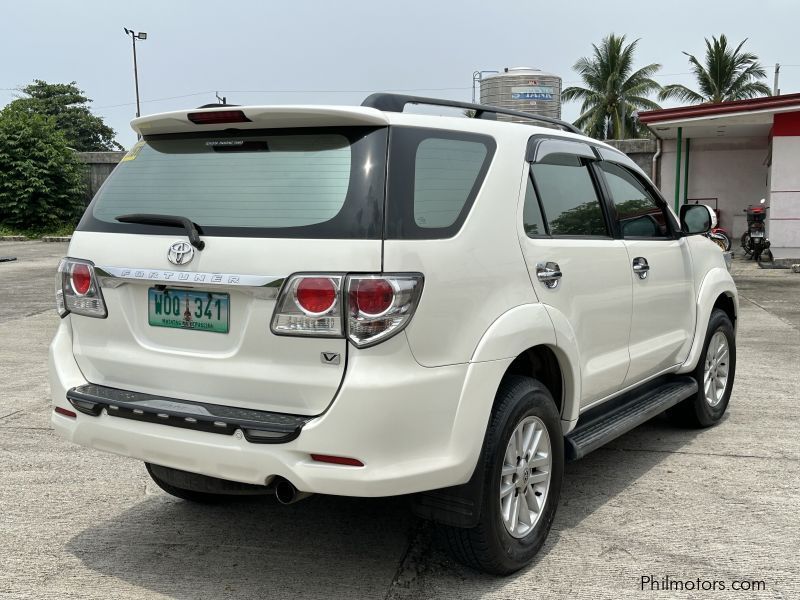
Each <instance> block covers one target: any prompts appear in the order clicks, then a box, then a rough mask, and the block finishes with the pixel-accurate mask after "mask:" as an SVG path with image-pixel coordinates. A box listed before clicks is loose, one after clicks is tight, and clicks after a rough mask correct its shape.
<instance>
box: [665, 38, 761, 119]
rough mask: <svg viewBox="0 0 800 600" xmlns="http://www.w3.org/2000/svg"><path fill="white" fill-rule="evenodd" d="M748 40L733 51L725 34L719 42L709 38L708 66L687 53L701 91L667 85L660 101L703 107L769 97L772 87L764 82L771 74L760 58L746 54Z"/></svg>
mask: <svg viewBox="0 0 800 600" xmlns="http://www.w3.org/2000/svg"><path fill="white" fill-rule="evenodd" d="M746 41H747V38H745V39H744V40H742V42H741V43H740V44H739V45H738V46H736V48H733V47H732V46H729V45H728V38H726V37H725V35H724V34H723V35H721V36H719V39H717V38H716V37H714V36H712V37H711V41H709V40H708V38H706V56H705V64H703V63H701V62H700V61H699V60H698V59H697V57H696V56H694V55H692V54H689V53H688V52H684V54H685V55H686V56H688V57H689V64H690V65H691V67H692V71H693V72H694V76H695V78H696V79H697V86H698V91H694V90H692V89H689V88H688V87H686V86H685V85H680V84H678V83H675V84H672V85H667V86H664V88H663V89H662V90H661V93H660V94H659V98H660V99H661V100H667V99H675V100H679V101H681V102H688V103H690V104H699V103H702V102H714V103H717V102H728V101H730V100H745V99H747V98H755V97H757V96H769V95H770V93H771V90H770V89H769V86H768V85H767V84H765V83H764V82H762V81H761V80H762V79H764V78H765V77H766V75H767V74H766V72H765V71H764V67H762V66H761V65H760V64H759V63H758V57H757V56H756V55H755V54H753V53H752V52H742V46H744V44H745V42H746Z"/></svg>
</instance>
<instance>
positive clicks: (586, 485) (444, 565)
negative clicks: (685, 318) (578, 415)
mask: <svg viewBox="0 0 800 600" xmlns="http://www.w3.org/2000/svg"><path fill="white" fill-rule="evenodd" d="M726 418H727V415H726V417H724V418H723V420H722V421H721V422H720V424H719V425H718V426H724V421H725V419H726ZM702 431H703V430H701V429H682V428H678V427H676V426H674V425H672V424H671V423H670V422H669V421H668V420H667V419H666V417H664V416H661V417H657V418H655V419H653V420H651V421H649V422H647V423H645V424H643V425H641V426H640V427H638V428H636V429H634V430H633V431H631V432H629V433H627V434H625V435H623V436H622V437H620V438H618V439H617V440H615V441H613V442H611V443H609V444H608V445H607V446H604V447H603V448H600V449H598V450H596V451H595V452H593V453H591V454H589V455H588V456H587V457H585V458H583V459H582V460H579V461H576V462H572V463H567V465H566V470H565V475H564V484H563V487H562V490H561V499H560V502H559V508H558V512H557V513H556V517H555V520H554V522H553V527H552V529H551V530H550V535H549V536H548V539H547V541H546V542H545V545H544V547H543V548H542V549H541V550H540V552H539V554H538V555H537V556H536V558H535V559H534V561H533V563H531V565H529V566H528V567H526V568H525V569H522V570H521V571H519V572H518V573H516V574H514V575H511V576H509V577H505V578H503V577H499V578H498V577H494V576H490V575H485V574H482V573H478V572H475V571H473V570H472V569H470V568H468V567H465V566H463V565H461V564H459V563H456V562H455V561H453V560H452V559H450V558H449V557H448V556H447V555H446V554H445V553H444V551H443V550H442V547H441V546H440V545H439V544H437V543H436V541H435V537H436V536H435V533H433V532H431V531H430V528H428V527H423V532H422V533H421V534H420V536H419V537H420V541H419V544H420V546H421V550H420V551H419V552H418V555H417V556H414V555H413V553H411V554H410V555H409V558H407V560H406V564H405V565H404V569H403V571H404V572H403V573H401V576H400V578H399V581H398V585H396V586H395V588H394V589H393V590H392V594H391V595H390V597H391V598H405V597H413V598H433V597H438V596H439V595H440V594H439V592H440V591H441V590H439V589H437V583H438V582H440V581H441V582H444V580H446V581H447V583H446V584H445V586H444V587H445V588H446V593H442V594H441V595H442V596H447V597H451V596H452V597H456V596H453V594H456V595H458V594H462V596H461V597H470V598H482V597H484V596H489V595H493V593H498V592H504V593H507V592H508V588H509V585H510V584H512V585H513V580H514V579H515V578H518V579H520V580H522V579H525V580H526V581H536V576H535V572H536V570H537V568H538V567H539V565H540V563H544V562H551V561H548V556H549V555H550V554H551V553H553V552H555V553H558V545H559V541H560V540H561V538H562V537H565V536H566V537H567V538H570V537H573V533H572V530H573V529H576V528H579V527H580V526H581V523H582V522H583V521H584V519H586V518H587V517H589V516H590V515H592V514H593V513H595V512H596V511H598V510H599V509H601V508H603V507H605V506H606V505H609V504H612V503H614V501H615V497H616V496H617V495H619V494H620V493H622V492H626V491H628V492H630V488H632V487H633V486H635V485H636V483H637V480H639V479H640V478H641V477H642V476H644V475H646V474H647V473H648V472H649V471H651V470H652V469H654V468H656V467H658V465H659V464H660V463H661V462H662V461H663V460H664V459H665V458H667V457H668V456H669V453H670V452H675V451H680V450H681V448H683V447H684V446H686V445H688V444H689V443H690V442H691V441H692V440H693V439H694V438H695V437H696V436H697V435H699V434H701V433H702ZM651 500H653V499H652V498H651ZM653 501H654V502H657V503H672V502H674V498H672V497H670V496H668V494H667V493H666V492H665V497H664V498H656V499H654V500H653ZM619 510H620V512H622V511H623V509H622V508H620V509H619ZM620 518H625V517H624V514H621V515H620ZM655 519H656V517H655V516H654V517H653V518H652V519H648V520H647V523H645V524H644V525H648V526H649V525H652V524H653V523H654V522H655ZM567 544H568V545H570V546H572V547H574V546H575V541H574V537H573V539H571V540H570V541H569V542H567ZM578 545H580V544H578ZM616 552H626V551H625V550H624V549H623V548H617V547H616V546H614V544H613V543H609V545H608V547H607V548H605V549H604V553H607V554H608V560H609V561H613V560H614V554H615V553H616ZM556 562H558V561H556ZM551 568H552V567H551ZM550 575H552V573H551V574H550ZM563 576H564V578H568V577H570V576H571V575H570V574H569V573H564V574H563ZM526 590H527V591H528V592H530V594H531V597H532V596H533V595H534V592H535V591H536V587H535V585H534V586H531V587H527V586H526ZM501 595H502V594H501Z"/></svg>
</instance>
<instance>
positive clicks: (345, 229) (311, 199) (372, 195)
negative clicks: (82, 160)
mask: <svg viewBox="0 0 800 600" xmlns="http://www.w3.org/2000/svg"><path fill="white" fill-rule="evenodd" d="M364 129H365V128H346V129H344V130H341V131H336V130H315V131H309V130H305V131H304V130H291V131H285V130H284V131H280V132H277V131H260V132H259V131H248V132H239V133H228V132H223V133H219V134H214V135H207V134H206V135H197V134H188V135H187V134H183V135H174V136H152V137H150V138H147V139H146V140H144V141H142V142H139V144H137V146H136V147H135V148H134V149H133V150H132V151H131V152H130V153H129V154H128V155H127V156H126V157H125V159H123V161H122V162H121V163H120V164H119V166H118V167H117V168H116V169H115V170H114V173H113V174H112V175H111V177H110V178H109V179H108V181H107V182H106V184H105V185H104V186H103V187H102V189H101V190H100V191H99V192H98V194H97V196H96V197H95V199H94V201H93V202H92V206H91V209H90V211H88V212H89V213H91V214H90V215H87V217H85V218H84V221H86V223H84V222H82V223H81V225H82V226H84V225H85V226H86V228H87V229H88V228H92V227H94V228H99V229H103V230H106V229H104V228H109V229H113V230H119V231H128V230H129V228H135V229H137V230H144V229H152V228H154V226H152V225H148V226H145V225H136V224H120V223H118V222H117V221H116V217H118V216H120V215H124V214H131V213H150V214H165V215H176V216H182V217H187V218H189V219H190V220H192V221H194V222H195V223H197V225H199V226H200V228H201V229H202V231H203V233H204V234H206V235H234V236H235V235H259V234H263V235H265V236H268V237H311V238H319V237H334V238H338V237H348V238H349V237H354V238H379V237H380V233H381V231H380V230H381V225H382V213H383V210H382V208H383V196H384V193H383V189H384V172H385V166H384V165H385V156H386V143H387V142H386V133H385V130H371V131H366V130H364ZM117 228H119V229H117ZM157 230H158V231H157ZM164 230H165V228H164V227H155V229H154V230H153V231H148V233H149V232H154V233H159V232H164V233H174V231H164Z"/></svg>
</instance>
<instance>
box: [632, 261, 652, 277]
mask: <svg viewBox="0 0 800 600" xmlns="http://www.w3.org/2000/svg"><path fill="white" fill-rule="evenodd" d="M649 270H650V265H649V264H647V259H646V258H644V257H643V256H637V257H636V258H634V259H633V272H634V273H636V274H637V275H638V276H639V279H647V272H648V271H649Z"/></svg>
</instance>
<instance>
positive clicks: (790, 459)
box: [604, 448, 800, 462]
mask: <svg viewBox="0 0 800 600" xmlns="http://www.w3.org/2000/svg"><path fill="white" fill-rule="evenodd" d="M604 450H607V451H613V450H616V451H619V452H648V453H653V454H685V455H687V456H719V457H722V458H757V459H760V460H776V459H777V460H788V461H791V462H800V458H794V457H791V456H760V455H758V454H722V453H719V452H689V451H687V450H656V449H651V448H604Z"/></svg>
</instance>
